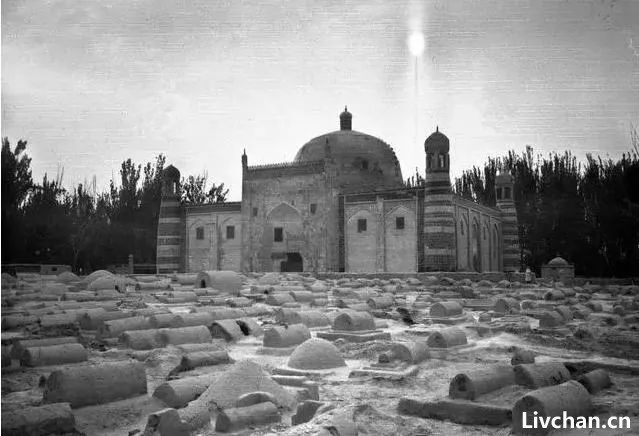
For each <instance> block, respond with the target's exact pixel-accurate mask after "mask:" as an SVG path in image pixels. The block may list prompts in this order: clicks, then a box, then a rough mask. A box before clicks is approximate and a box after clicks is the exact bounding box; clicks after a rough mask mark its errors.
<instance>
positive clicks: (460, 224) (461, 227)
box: [459, 222, 464, 236]
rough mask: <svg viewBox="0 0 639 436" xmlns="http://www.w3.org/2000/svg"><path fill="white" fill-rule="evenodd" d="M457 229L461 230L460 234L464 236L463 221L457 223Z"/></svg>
mask: <svg viewBox="0 0 639 436" xmlns="http://www.w3.org/2000/svg"><path fill="white" fill-rule="evenodd" d="M459 229H460V230H461V234H462V236H464V223H463V222H462V223H459Z"/></svg>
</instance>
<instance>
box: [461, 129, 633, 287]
mask: <svg viewBox="0 0 639 436" xmlns="http://www.w3.org/2000/svg"><path fill="white" fill-rule="evenodd" d="M631 137H632V148H631V150H630V151H629V152H628V153H624V154H623V155H622V156H621V158H619V159H617V160H613V159H611V158H605V159H604V158H602V157H600V156H597V157H595V156H592V155H587V157H586V161H585V162H583V163H582V162H578V161H577V159H576V157H575V156H574V155H573V154H572V153H571V152H570V151H566V152H564V153H561V154H560V153H551V154H549V155H548V156H541V155H539V154H537V155H536V154H535V153H534V150H533V148H532V147H527V148H526V150H525V151H523V152H522V153H521V154H519V153H516V152H514V151H510V152H509V153H508V154H507V155H505V156H502V157H500V158H496V159H492V158H491V159H488V161H487V162H486V163H485V164H484V165H483V167H477V166H475V167H473V168H472V169H470V170H467V171H464V172H463V174H462V175H461V177H459V178H456V179H455V184H454V191H455V192H456V193H457V194H459V195H461V196H462V197H465V198H468V199H471V200H474V201H477V202H479V203H482V204H485V205H488V206H495V204H496V199H495V176H496V175H497V174H499V173H500V172H502V171H505V172H509V173H510V174H512V175H513V176H514V182H515V183H514V195H515V206H516V209H517V218H518V221H519V240H520V244H521V257H522V261H523V263H524V264H525V265H527V266H530V267H531V268H532V269H533V270H535V271H536V272H537V273H539V272H540V268H541V265H542V264H544V263H546V262H548V261H549V260H550V259H552V258H554V257H555V256H556V255H558V254H559V255H561V257H563V258H564V259H566V260H567V261H568V262H570V263H573V264H574V265H575V273H576V274H578V275H583V276H591V277H594V276H616V277H627V276H636V275H637V274H639V141H638V138H637V133H636V131H634V130H633V132H632V135H631Z"/></svg>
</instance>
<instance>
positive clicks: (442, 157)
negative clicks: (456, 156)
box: [439, 154, 446, 168]
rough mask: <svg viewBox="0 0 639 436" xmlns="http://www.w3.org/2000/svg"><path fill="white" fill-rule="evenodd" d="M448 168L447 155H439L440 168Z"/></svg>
mask: <svg viewBox="0 0 639 436" xmlns="http://www.w3.org/2000/svg"><path fill="white" fill-rule="evenodd" d="M445 167H446V155H445V154H440V155H439V168H445Z"/></svg>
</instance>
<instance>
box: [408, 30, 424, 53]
mask: <svg viewBox="0 0 639 436" xmlns="http://www.w3.org/2000/svg"><path fill="white" fill-rule="evenodd" d="M408 49H409V50H410V52H411V54H412V55H413V56H416V57H417V56H421V54H422V53H423V52H424V35H423V34H422V32H418V31H416V32H413V33H411V35H410V36H409V37H408Z"/></svg>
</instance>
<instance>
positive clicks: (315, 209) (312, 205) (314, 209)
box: [311, 203, 317, 215]
mask: <svg viewBox="0 0 639 436" xmlns="http://www.w3.org/2000/svg"><path fill="white" fill-rule="evenodd" d="M315 212H317V203H311V214H312V215H315Z"/></svg>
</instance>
